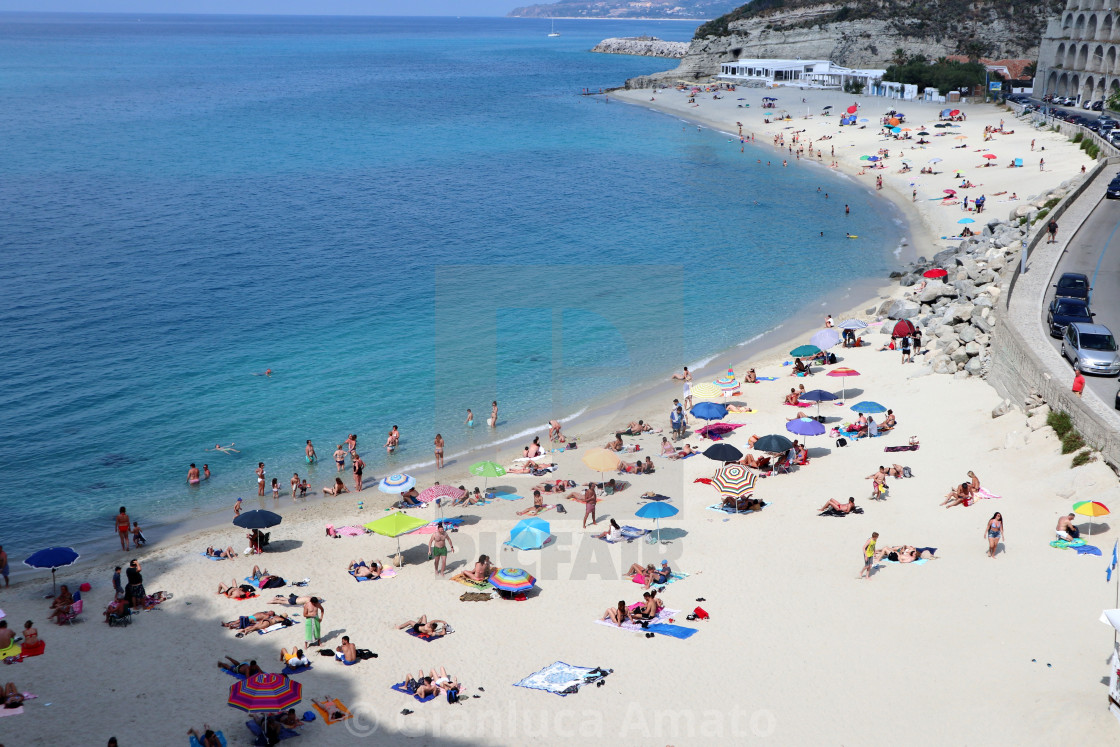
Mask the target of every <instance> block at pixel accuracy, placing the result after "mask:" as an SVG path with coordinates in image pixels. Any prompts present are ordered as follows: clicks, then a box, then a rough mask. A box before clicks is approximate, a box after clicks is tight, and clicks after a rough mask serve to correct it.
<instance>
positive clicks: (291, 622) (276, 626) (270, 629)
mask: <svg viewBox="0 0 1120 747" xmlns="http://www.w3.org/2000/svg"><path fill="white" fill-rule="evenodd" d="M293 617H296V616H295V615H293ZM295 624H296V623H295V621H294V620H285V621H284V622H278V623H275V624H273V625H269V626H268V627H267V628H265V629H264V630H258V631H257V635H264V634H265V633H275V632H276V631H277V630H283V629H284V628H290V627H292V626H293V625H295Z"/></svg>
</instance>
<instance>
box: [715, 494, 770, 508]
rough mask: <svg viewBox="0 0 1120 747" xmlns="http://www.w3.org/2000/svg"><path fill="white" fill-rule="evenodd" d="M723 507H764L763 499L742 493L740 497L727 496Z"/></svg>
mask: <svg viewBox="0 0 1120 747" xmlns="http://www.w3.org/2000/svg"><path fill="white" fill-rule="evenodd" d="M723 507H724V508H730V509H732V510H734V511H740V512H743V511H760V510H761V509H762V501H760V500H759V499H758V498H751V497H749V496H745V495H741V496H739V499H738V500H737V501H736V499H735V498H734V497H732V496H730V495H729V496H726V497H725V498H724V499H723Z"/></svg>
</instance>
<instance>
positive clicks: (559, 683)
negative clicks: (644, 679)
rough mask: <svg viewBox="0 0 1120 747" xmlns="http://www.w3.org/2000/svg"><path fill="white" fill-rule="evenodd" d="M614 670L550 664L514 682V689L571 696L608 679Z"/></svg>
mask: <svg viewBox="0 0 1120 747" xmlns="http://www.w3.org/2000/svg"><path fill="white" fill-rule="evenodd" d="M613 671H614V670H613V669H601V668H599V667H595V668H592V667H576V666H572V665H571V664H565V663H564V662H562V661H558V662H555V663H554V664H549V665H548V666H547V667H545V668H544V669H542V670H540V671H539V672H533V673H532V674H530V675H529V676H528V677H526V678H524V679H522V680H521V681H520V682H514V683H513V686H514V687H526V688H529V689H530V690H544V691H545V692H549V693H552V694H554V695H560V696H564V695H571V694H572V693H576V692H579V689H580V687H582V686H583V685H589V684H593V683H595V682H599V681H600V680H602V679H604V678H606V676H607V675H608V674H610V673H611V672H613Z"/></svg>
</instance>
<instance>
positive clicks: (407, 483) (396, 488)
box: [377, 474, 416, 495]
mask: <svg viewBox="0 0 1120 747" xmlns="http://www.w3.org/2000/svg"><path fill="white" fill-rule="evenodd" d="M415 485H416V478H415V477H412V476H411V475H401V474H397V475H389V476H388V477H384V478H382V479H381V482H379V483H378V484H377V489H378V490H380V491H381V492H382V493H396V494H398V495H399V494H401V493H403V492H405V491H407V490H411V489H412V488H413V487H414V486H415Z"/></svg>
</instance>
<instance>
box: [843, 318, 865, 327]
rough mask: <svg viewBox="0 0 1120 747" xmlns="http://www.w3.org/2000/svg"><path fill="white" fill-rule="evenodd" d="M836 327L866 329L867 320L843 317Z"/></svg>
mask: <svg viewBox="0 0 1120 747" xmlns="http://www.w3.org/2000/svg"><path fill="white" fill-rule="evenodd" d="M836 327H837V329H866V328H867V322H864V321H860V320H859V319H845V320H844V321H842V322H840V323H839V324H837V325H836Z"/></svg>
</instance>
